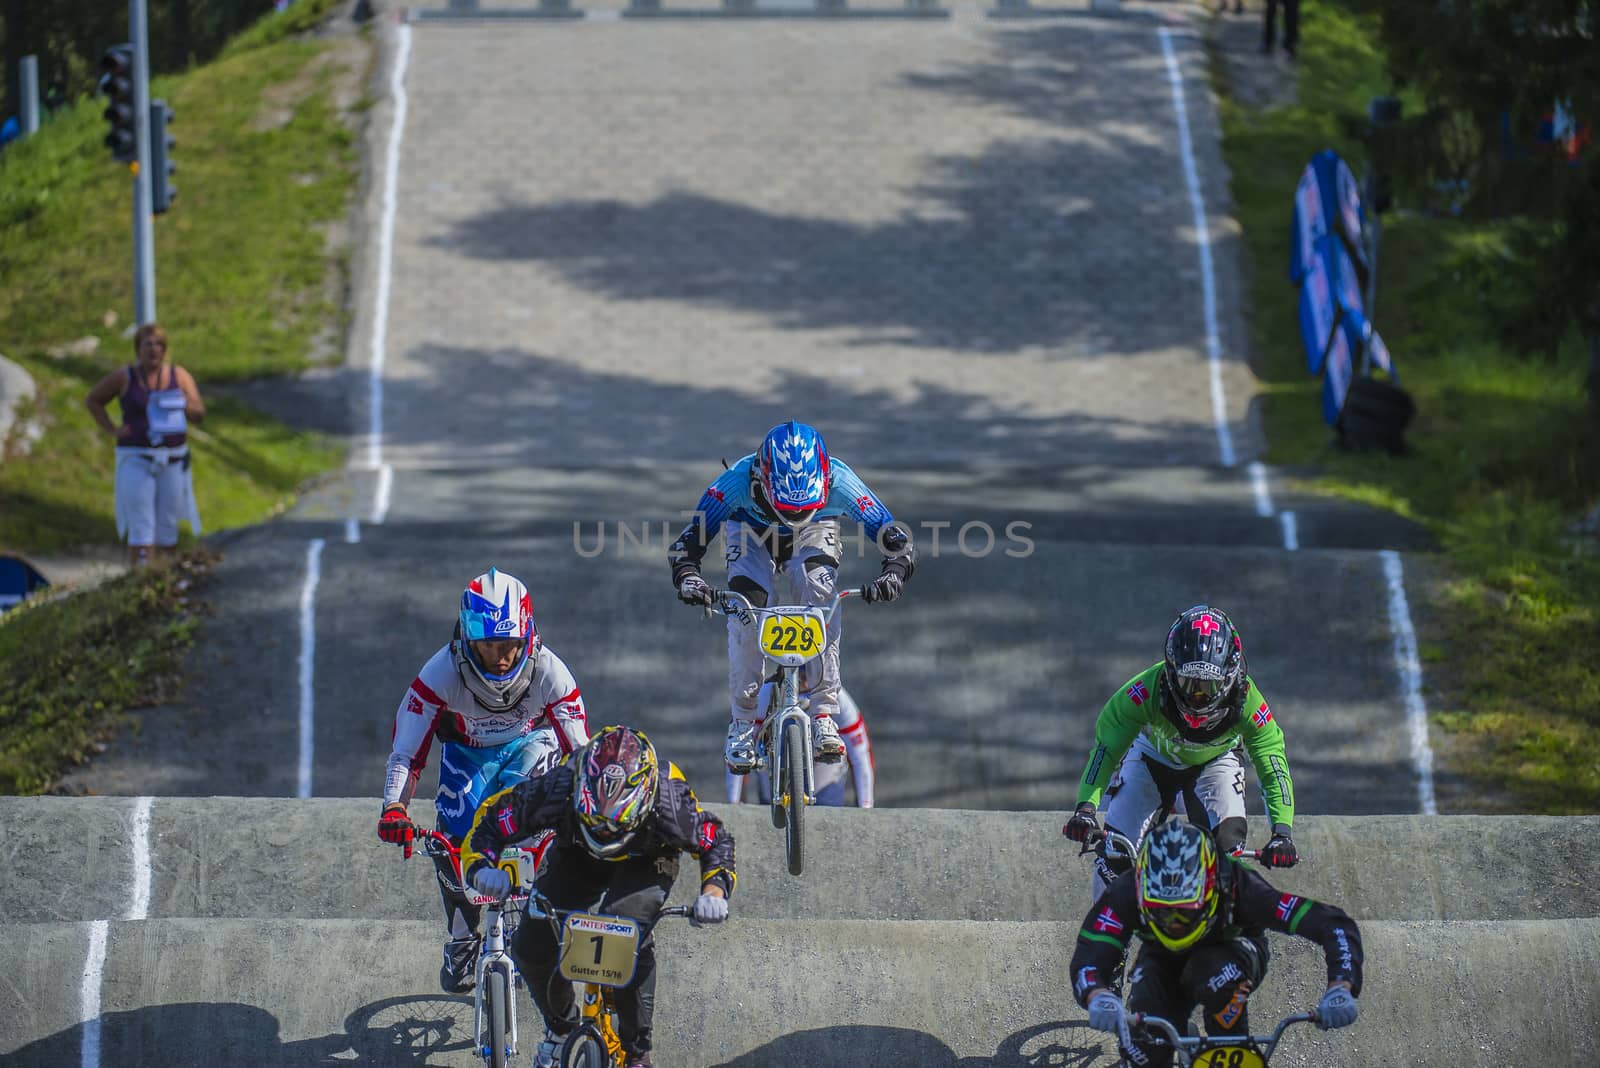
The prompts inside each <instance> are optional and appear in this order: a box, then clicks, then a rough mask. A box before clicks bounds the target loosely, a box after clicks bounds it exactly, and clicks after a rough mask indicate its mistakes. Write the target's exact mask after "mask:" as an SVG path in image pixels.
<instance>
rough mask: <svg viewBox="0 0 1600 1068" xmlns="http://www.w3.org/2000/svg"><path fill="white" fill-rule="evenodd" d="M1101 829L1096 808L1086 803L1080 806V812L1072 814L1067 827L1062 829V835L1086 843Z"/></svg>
mask: <svg viewBox="0 0 1600 1068" xmlns="http://www.w3.org/2000/svg"><path fill="white" fill-rule="evenodd" d="M1099 829H1100V821H1099V820H1098V819H1096V818H1095V812H1094V806H1093V805H1091V804H1089V802H1087V801H1085V802H1084V803H1083V804H1081V805H1079V806H1078V810H1077V811H1076V812H1074V813H1073V814H1072V818H1071V819H1070V820H1068V821H1067V825H1066V826H1065V827H1063V828H1061V833H1062V834H1064V835H1066V836H1067V837H1068V838H1070V839H1072V840H1073V841H1074V842H1084V841H1088V839H1089V836H1090V835H1091V834H1094V833H1095V832H1096V831H1098V830H1099Z"/></svg>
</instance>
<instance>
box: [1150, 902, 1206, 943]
mask: <svg viewBox="0 0 1600 1068" xmlns="http://www.w3.org/2000/svg"><path fill="white" fill-rule="evenodd" d="M1204 911H1205V910H1204V909H1202V908H1201V907H1200V903H1199V902H1198V901H1196V902H1194V903H1192V904H1189V905H1158V906H1151V907H1149V909H1148V914H1149V917H1150V925H1151V926H1152V927H1154V928H1155V929H1156V930H1158V931H1160V932H1161V933H1162V934H1164V935H1166V936H1167V937H1168V938H1170V939H1172V940H1174V941H1177V940H1179V939H1181V938H1185V937H1187V936H1188V935H1189V933H1190V932H1191V931H1193V930H1194V929H1195V928H1196V927H1198V926H1199V925H1200V922H1201V920H1202V919H1203V918H1204Z"/></svg>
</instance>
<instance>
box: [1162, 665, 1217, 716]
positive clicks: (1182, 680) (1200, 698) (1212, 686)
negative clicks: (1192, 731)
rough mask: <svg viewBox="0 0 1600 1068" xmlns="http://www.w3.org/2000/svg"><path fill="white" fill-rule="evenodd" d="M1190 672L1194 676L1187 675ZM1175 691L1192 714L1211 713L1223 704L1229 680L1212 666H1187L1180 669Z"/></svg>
mask: <svg viewBox="0 0 1600 1068" xmlns="http://www.w3.org/2000/svg"><path fill="white" fill-rule="evenodd" d="M1190 671H1192V672H1194V674H1192V675H1190V674H1185V672H1190ZM1202 672H1203V674H1202ZM1173 689H1174V690H1175V691H1176V692H1177V694H1178V700H1179V701H1180V702H1181V703H1182V704H1183V706H1184V707H1185V708H1187V709H1189V710H1190V711H1192V712H1209V711H1211V710H1212V709H1213V708H1216V707H1217V705H1219V704H1220V703H1221V702H1222V698H1223V695H1224V694H1225V692H1226V691H1227V680H1226V679H1224V678H1223V677H1222V672H1220V671H1218V670H1217V668H1216V667H1215V666H1214V665H1212V664H1205V663H1196V664H1185V665H1183V666H1182V667H1180V668H1179V669H1178V677H1177V678H1176V679H1175V680H1173Z"/></svg>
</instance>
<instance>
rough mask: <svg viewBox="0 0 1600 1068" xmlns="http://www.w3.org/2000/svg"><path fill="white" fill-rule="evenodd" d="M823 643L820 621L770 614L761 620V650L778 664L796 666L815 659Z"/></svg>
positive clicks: (801, 616) (812, 618) (803, 616)
mask: <svg viewBox="0 0 1600 1068" xmlns="http://www.w3.org/2000/svg"><path fill="white" fill-rule="evenodd" d="M825 641H826V634H825V633H824V631H823V629H822V621H821V620H820V619H818V618H817V617H816V616H808V615H789V614H781V615H771V616H765V617H763V618H762V620H761V651H762V652H763V653H766V654H767V655H768V656H770V657H772V659H774V660H776V661H778V662H779V663H780V664H787V665H789V666H791V667H794V666H798V665H800V664H803V663H805V662H806V661H807V660H811V659H813V658H814V657H816V656H818V655H819V654H821V652H822V646H823V644H824V642H825Z"/></svg>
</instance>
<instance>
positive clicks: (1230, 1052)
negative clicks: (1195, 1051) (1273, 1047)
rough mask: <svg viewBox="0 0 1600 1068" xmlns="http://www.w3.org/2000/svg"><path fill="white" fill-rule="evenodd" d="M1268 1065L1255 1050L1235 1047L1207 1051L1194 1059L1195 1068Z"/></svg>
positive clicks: (1240, 1067) (1261, 1066)
mask: <svg viewBox="0 0 1600 1068" xmlns="http://www.w3.org/2000/svg"><path fill="white" fill-rule="evenodd" d="M1266 1063H1267V1062H1266V1061H1264V1060H1262V1059H1261V1054H1259V1053H1257V1052H1256V1051H1255V1050H1250V1049H1244V1048H1243V1047H1241V1046H1234V1047H1233V1048H1231V1049H1208V1050H1206V1051H1205V1052H1204V1053H1202V1054H1200V1056H1198V1057H1196V1058H1195V1059H1194V1068H1265V1066H1266Z"/></svg>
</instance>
